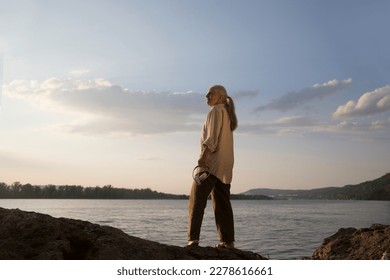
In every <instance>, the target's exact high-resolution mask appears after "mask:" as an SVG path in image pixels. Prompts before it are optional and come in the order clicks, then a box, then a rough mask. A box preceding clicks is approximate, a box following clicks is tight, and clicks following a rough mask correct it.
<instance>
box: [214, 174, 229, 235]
mask: <svg viewBox="0 0 390 280" xmlns="http://www.w3.org/2000/svg"><path fill="white" fill-rule="evenodd" d="M211 196H212V199H213V207H214V215H215V223H216V225H217V230H218V235H219V240H220V242H224V243H232V242H234V220H233V209H232V205H231V203H230V184H224V183H222V182H221V181H220V180H219V179H217V181H216V182H215V187H214V189H213V191H212V193H211Z"/></svg>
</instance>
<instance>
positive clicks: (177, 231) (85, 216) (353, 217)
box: [0, 199, 390, 259]
mask: <svg viewBox="0 0 390 280" xmlns="http://www.w3.org/2000/svg"><path fill="white" fill-rule="evenodd" d="M187 206H188V202H187V200H57V199H50V200H44V199H30V200H28V199H0V207H3V208H8V209H12V208H19V209H21V210H25V211H35V212H40V213H45V214H49V215H51V216H53V217H66V218H73V219H81V220H87V221H90V222H93V223H98V224H101V225H109V226H113V227H116V228H119V229H121V230H123V231H124V232H126V233H127V234H129V235H133V236H137V237H141V238H145V239H149V240H153V241H157V242H161V243H165V244H170V245H178V246H184V245H186V240H187ZM232 206H233V211H234V219H235V231H236V247H237V248H239V249H242V250H249V251H253V252H256V253H259V254H261V255H263V256H265V257H269V258H270V259H300V258H302V257H306V256H311V255H312V254H313V252H314V250H315V249H316V248H317V247H319V246H320V245H321V244H322V241H323V240H324V238H326V237H329V236H330V235H333V234H334V233H336V232H337V230H338V229H339V228H342V227H355V228H361V227H369V226H371V225H372V224H374V223H380V224H390V201H329V200H275V201H272V200H271V201H269V200H250V201H248V200H233V201H232ZM216 243H218V239H217V233H216V229H215V222H214V214H213V211H212V207H211V203H210V201H209V203H208V206H207V208H206V213H205V217H204V220H203V226H202V233H201V245H202V246H212V245H214V244H216Z"/></svg>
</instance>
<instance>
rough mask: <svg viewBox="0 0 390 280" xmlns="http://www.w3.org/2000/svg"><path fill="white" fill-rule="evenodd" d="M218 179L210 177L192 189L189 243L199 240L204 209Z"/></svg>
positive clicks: (189, 211) (189, 210)
mask: <svg viewBox="0 0 390 280" xmlns="http://www.w3.org/2000/svg"><path fill="white" fill-rule="evenodd" d="M215 180H216V178H215V177H214V176H213V175H210V176H209V177H208V178H207V179H206V180H205V181H204V182H203V183H202V184H201V185H199V186H198V185H197V184H196V183H195V182H193V183H192V189H191V194H190V200H189V207H188V241H195V240H199V236H200V228H201V226H202V221H203V215H204V209H205V208H206V205H207V198H208V197H209V195H210V192H211V191H212V189H213V187H214V183H215Z"/></svg>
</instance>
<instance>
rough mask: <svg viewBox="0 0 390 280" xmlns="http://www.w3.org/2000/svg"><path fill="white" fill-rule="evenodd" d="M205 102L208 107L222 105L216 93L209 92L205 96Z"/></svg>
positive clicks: (220, 98)
mask: <svg viewBox="0 0 390 280" xmlns="http://www.w3.org/2000/svg"><path fill="white" fill-rule="evenodd" d="M206 102H207V105H209V106H215V105H217V104H220V103H222V97H221V95H220V94H218V93H217V92H215V91H213V90H209V92H208V93H207V94H206Z"/></svg>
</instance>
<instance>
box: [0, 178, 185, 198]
mask: <svg viewBox="0 0 390 280" xmlns="http://www.w3.org/2000/svg"><path fill="white" fill-rule="evenodd" d="M0 198H20V199H22V198H23V199H38V198H47V199H183V198H188V196H186V195H175V194H166V193H161V192H157V191H153V190H151V189H150V188H145V189H126V188H114V187H113V186H111V185H107V186H104V187H99V186H96V187H83V186H80V185H60V186H56V185H45V186H38V185H31V184H21V183H20V182H15V183H13V184H11V185H7V184H5V183H0Z"/></svg>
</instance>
